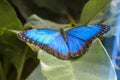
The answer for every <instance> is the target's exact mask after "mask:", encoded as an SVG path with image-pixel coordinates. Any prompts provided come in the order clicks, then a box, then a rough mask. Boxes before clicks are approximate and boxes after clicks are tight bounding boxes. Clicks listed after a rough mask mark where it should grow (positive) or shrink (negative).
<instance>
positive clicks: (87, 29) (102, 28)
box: [66, 25, 110, 41]
mask: <svg viewBox="0 0 120 80" xmlns="http://www.w3.org/2000/svg"><path fill="white" fill-rule="evenodd" d="M109 30H110V27H109V26H106V25H88V26H78V27H75V28H72V29H70V30H68V31H67V32H66V33H67V34H68V35H72V36H74V37H78V38H79V39H81V40H84V41H87V40H89V39H91V38H93V37H98V36H99V35H102V34H104V33H106V32H107V31H109Z"/></svg>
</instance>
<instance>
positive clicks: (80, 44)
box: [66, 25, 110, 57]
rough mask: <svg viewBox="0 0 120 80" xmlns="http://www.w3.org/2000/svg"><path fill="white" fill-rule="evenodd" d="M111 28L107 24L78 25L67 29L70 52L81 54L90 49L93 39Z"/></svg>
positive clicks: (74, 55)
mask: <svg viewBox="0 0 120 80" xmlns="http://www.w3.org/2000/svg"><path fill="white" fill-rule="evenodd" d="M109 30H110V27H109V26H106V25H88V26H78V27H75V28H72V29H70V30H68V31H66V36H67V45H68V49H69V54H70V55H71V56H72V57H76V56H80V55H82V54H83V53H84V52H86V50H87V49H88V47H89V45H90V44H91V42H92V40H93V39H95V38H97V37H99V36H101V35H103V34H104V33H106V32H108V31H109Z"/></svg>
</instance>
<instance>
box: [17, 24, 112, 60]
mask: <svg viewBox="0 0 120 80" xmlns="http://www.w3.org/2000/svg"><path fill="white" fill-rule="evenodd" d="M109 30H110V27H109V26H107V25H87V26H77V27H74V28H71V29H69V30H67V31H64V30H63V29H60V32H59V31H56V30H52V29H32V30H27V31H24V32H20V33H19V34H18V35H17V36H18V38H19V39H21V40H22V41H24V42H29V43H31V44H34V45H38V46H39V47H40V48H41V49H43V50H45V51H47V52H48V53H50V54H52V55H54V56H56V57H58V58H61V59H69V58H70V57H78V56H81V55H82V54H83V53H85V52H86V50H87V49H88V47H89V45H90V44H91V43H92V41H93V40H94V39H95V38H97V37H100V36H101V35H103V34H104V33H106V32H108V31H109Z"/></svg>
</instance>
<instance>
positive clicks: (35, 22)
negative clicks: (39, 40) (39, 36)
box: [25, 14, 70, 30]
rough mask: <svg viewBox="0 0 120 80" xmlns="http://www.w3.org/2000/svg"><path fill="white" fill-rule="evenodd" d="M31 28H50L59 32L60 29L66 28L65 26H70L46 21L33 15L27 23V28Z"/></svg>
mask: <svg viewBox="0 0 120 80" xmlns="http://www.w3.org/2000/svg"><path fill="white" fill-rule="evenodd" d="M29 26H31V27H32V28H35V29H37V28H50V29H56V30H59V29H60V28H64V27H65V26H70V25H69V24H57V23H54V22H52V21H49V20H44V19H42V18H40V17H38V16H37V15H35V14H34V15H32V16H30V17H29V18H28V19H27V23H26V24H25V27H29Z"/></svg>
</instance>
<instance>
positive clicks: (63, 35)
mask: <svg viewBox="0 0 120 80" xmlns="http://www.w3.org/2000/svg"><path fill="white" fill-rule="evenodd" d="M60 33H61V35H62V37H63V39H64V40H65V42H67V39H66V33H65V31H64V29H63V28H61V29H60Z"/></svg>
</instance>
